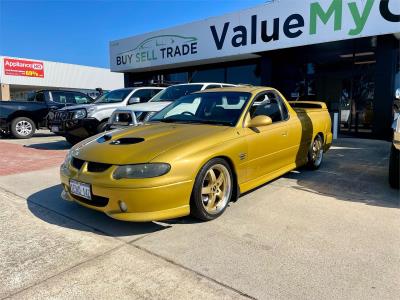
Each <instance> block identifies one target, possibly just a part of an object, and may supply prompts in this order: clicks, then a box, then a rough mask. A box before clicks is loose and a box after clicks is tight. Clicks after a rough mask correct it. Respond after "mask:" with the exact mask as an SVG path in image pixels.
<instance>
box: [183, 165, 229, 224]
mask: <svg viewBox="0 0 400 300" xmlns="http://www.w3.org/2000/svg"><path fill="white" fill-rule="evenodd" d="M233 186H234V183H233V176H232V170H231V168H230V166H229V165H228V163H227V162H226V161H225V160H224V159H221V158H214V159H211V160H210V161H209V162H207V163H206V164H205V165H204V166H203V167H202V168H201V170H200V172H199V173H198V174H197V177H196V180H195V184H194V187H193V192H192V197H191V201H190V212H191V215H192V216H194V217H196V218H198V219H201V220H203V221H209V220H213V219H216V218H218V217H219V216H220V215H222V214H223V212H224V211H225V209H226V208H227V206H228V204H229V202H230V200H231V198H232V194H233Z"/></svg>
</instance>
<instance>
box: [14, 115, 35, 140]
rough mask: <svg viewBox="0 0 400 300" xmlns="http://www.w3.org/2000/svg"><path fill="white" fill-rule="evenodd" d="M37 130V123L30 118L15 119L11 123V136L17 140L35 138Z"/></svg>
mask: <svg viewBox="0 0 400 300" xmlns="http://www.w3.org/2000/svg"><path fill="white" fill-rule="evenodd" d="M35 130H36V126H35V123H34V122H33V121H32V120H31V119H29V118H26V117H20V118H15V119H14V120H12V122H11V134H12V136H13V137H15V138H17V139H28V138H30V137H32V136H33V134H34V133H35Z"/></svg>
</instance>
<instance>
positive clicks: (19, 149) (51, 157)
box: [0, 142, 67, 176]
mask: <svg viewBox="0 0 400 300" xmlns="http://www.w3.org/2000/svg"><path fill="white" fill-rule="evenodd" d="M66 153H67V150H46V149H35V148H32V147H29V146H24V145H18V144H12V143H7V142H0V176H5V175H11V174H18V173H24V172H30V171H37V170H42V169H47V168H51V167H55V166H59V165H61V164H62V162H63V160H64V158H65V155H66Z"/></svg>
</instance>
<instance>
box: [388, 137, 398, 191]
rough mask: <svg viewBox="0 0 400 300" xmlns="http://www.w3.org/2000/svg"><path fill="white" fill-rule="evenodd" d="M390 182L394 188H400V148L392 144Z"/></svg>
mask: <svg viewBox="0 0 400 300" xmlns="http://www.w3.org/2000/svg"><path fill="white" fill-rule="evenodd" d="M389 184H390V186H391V187H392V188H394V189H399V188H400V150H397V149H396V148H395V146H393V144H392V148H391V150H390V160H389Z"/></svg>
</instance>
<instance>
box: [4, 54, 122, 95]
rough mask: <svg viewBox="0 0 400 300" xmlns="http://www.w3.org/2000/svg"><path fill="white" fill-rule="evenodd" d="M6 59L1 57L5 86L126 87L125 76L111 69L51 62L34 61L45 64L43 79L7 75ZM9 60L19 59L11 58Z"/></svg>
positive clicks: (110, 88)
mask: <svg viewBox="0 0 400 300" xmlns="http://www.w3.org/2000/svg"><path fill="white" fill-rule="evenodd" d="M4 58H5V57H4V56H1V57H0V82H1V83H3V84H9V85H28V86H35V87H53V88H65V89H68V88H71V89H72V88H73V89H90V90H91V89H95V88H98V87H101V88H102V89H104V90H112V89H117V88H121V87H123V86H124V78H123V74H119V73H114V72H111V71H110V70H109V69H105V68H95V67H89V66H81V65H73V64H65V63H59V62H51V61H37V60H33V61H37V62H42V63H43V65H44V76H43V78H41V77H28V76H15V75H5V72H4ZM7 58H12V59H19V58H15V57H9V56H7ZM29 60H30V59H29Z"/></svg>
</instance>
